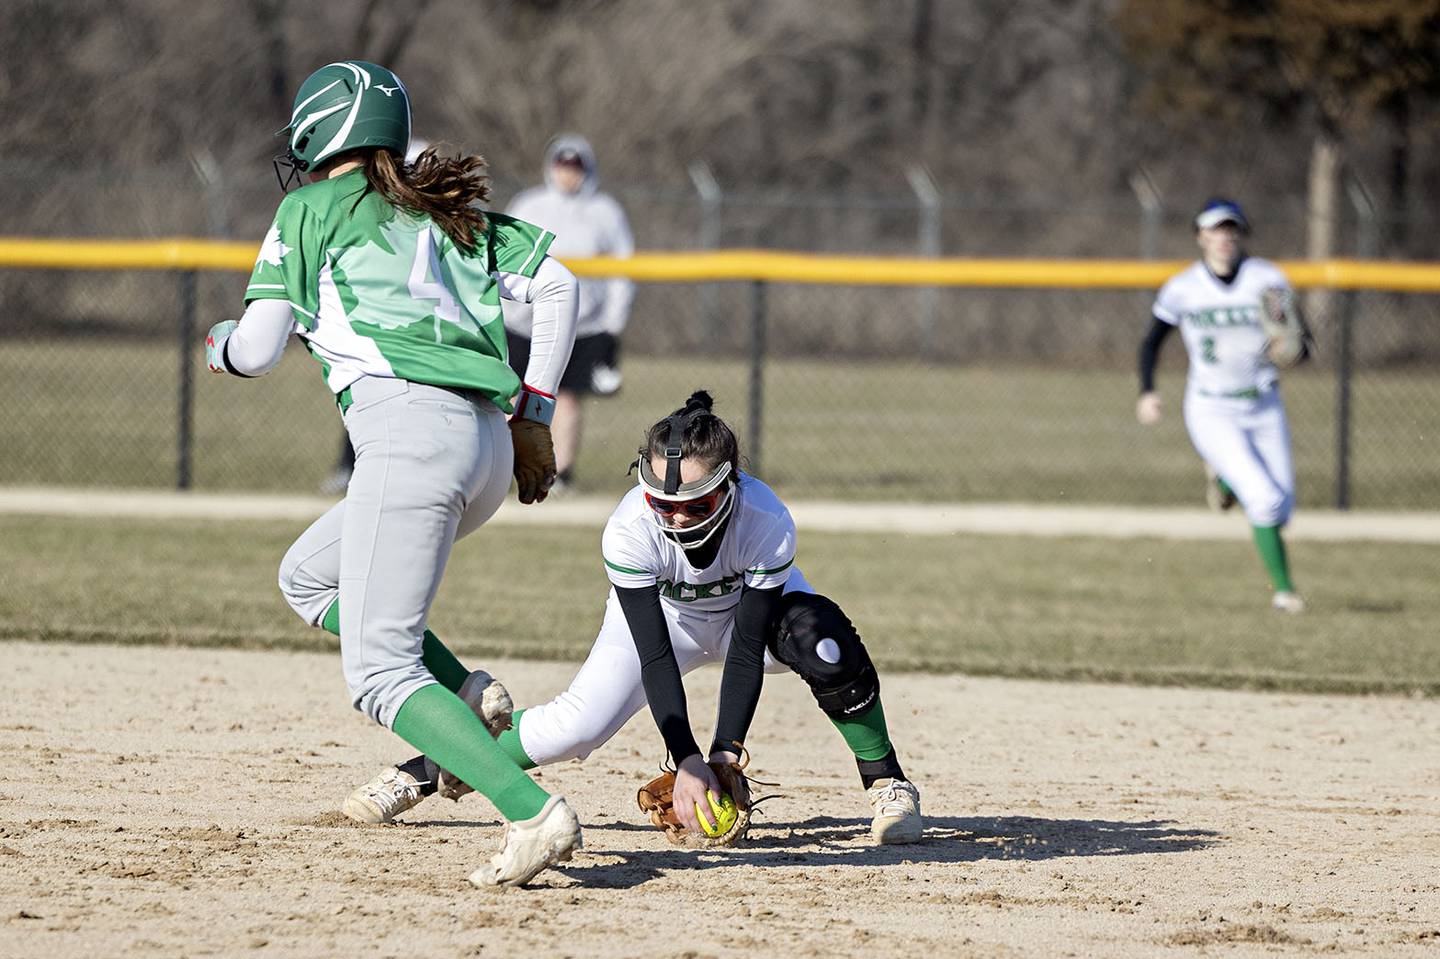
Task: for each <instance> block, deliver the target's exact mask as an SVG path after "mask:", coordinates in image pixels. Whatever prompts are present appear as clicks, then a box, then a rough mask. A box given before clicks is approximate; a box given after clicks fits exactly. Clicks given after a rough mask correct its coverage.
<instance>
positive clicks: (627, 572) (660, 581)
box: [601, 473, 795, 613]
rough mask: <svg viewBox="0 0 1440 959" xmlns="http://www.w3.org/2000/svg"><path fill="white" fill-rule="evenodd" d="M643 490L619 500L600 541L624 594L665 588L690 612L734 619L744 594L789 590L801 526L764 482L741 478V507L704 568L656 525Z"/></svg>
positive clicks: (664, 598) (667, 597)
mask: <svg viewBox="0 0 1440 959" xmlns="http://www.w3.org/2000/svg"><path fill="white" fill-rule="evenodd" d="M652 513H653V511H652V510H651V509H650V507H649V506H648V505H647V504H646V502H645V493H644V490H642V489H641V488H640V487H639V486H637V487H635V488H634V489H632V490H631V491H630V492H629V493H627V494H626V495H625V498H624V499H622V500H621V501H620V505H619V506H617V507H616V508H615V512H614V513H612V514H611V515H610V521H609V522H608V523H606V524H605V534H604V536H603V537H602V538H601V553H602V555H603V558H604V561H605V572H606V575H608V576H609V577H610V582H611V583H613V584H614V585H616V586H620V587H624V588H640V587H645V586H659V588H660V600H661V602H663V603H669V604H670V605H672V606H675V607H678V608H680V609H684V610H694V611H698V612H703V613H716V612H729V611H730V610H733V609H734V608H735V606H736V604H738V603H739V602H740V587H741V586H742V585H743V586H750V587H753V588H755V589H773V588H776V587H779V586H784V585H785V582H786V580H787V579H788V578H789V576H790V570H791V567H792V566H793V564H794V562H795V521H794V520H792V519H791V518H790V511H789V510H788V509H786V508H785V504H784V503H782V502H780V499H779V497H777V496H776V495H775V493H774V491H772V490H771V489H770V487H768V486H766V485H765V484H764V483H762V482H761V481H760V480H758V479H756V478H755V477H753V476H749V475H747V474H745V473H741V474H740V476H739V481H738V483H737V486H736V490H735V506H734V509H733V511H732V512H731V514H730V518H729V520H728V524H729V525H728V526H727V528H726V530H725V532H724V537H723V539H722V540H721V542H720V548H719V550H717V551H716V554H715V560H714V562H712V563H711V564H710V565H709V566H707V567H705V568H704V569H696V568H695V567H694V566H692V565H690V560H689V556H688V554H687V553H686V552H685V550H683V549H681V548H680V546H679V544H677V543H675V542H674V541H673V540H671V539H670V538H668V537H667V536H665V534H664V533H662V532H661V530H660V528H659V527H658V526H657V525H656V524H655V520H654V519H653V518H652Z"/></svg>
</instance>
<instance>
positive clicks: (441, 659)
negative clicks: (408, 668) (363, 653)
mask: <svg viewBox="0 0 1440 959" xmlns="http://www.w3.org/2000/svg"><path fill="white" fill-rule="evenodd" d="M320 628H321V629H324V630H325V631H326V632H328V633H334V634H335V635H336V636H339V635H340V600H338V599H337V600H335V602H333V603H331V604H330V608H329V609H327V610H325V618H324V619H322V620H321V621H320ZM421 658H422V659H423V660H424V662H425V668H426V669H428V670H430V673H431V675H433V676H434V677H435V678H436V679H438V680H439V681H440V685H441V686H444V687H445V688H446V689H448V690H450V692H452V693H458V692H459V691H460V686H461V684H462V683H464V682H465V680H466V678H467V677H469V675H470V670H468V669H466V668H465V666H464V665H463V664H462V663H461V662H460V660H458V659H456V658H455V654H454V653H452V652H450V650H449V648H448V647H447V646H446V645H445V644H444V643H442V642H440V637H439V636H436V635H435V634H434V633H432V632H430V630H428V629H427V630H425V643H424V646H423V647H422V652H421Z"/></svg>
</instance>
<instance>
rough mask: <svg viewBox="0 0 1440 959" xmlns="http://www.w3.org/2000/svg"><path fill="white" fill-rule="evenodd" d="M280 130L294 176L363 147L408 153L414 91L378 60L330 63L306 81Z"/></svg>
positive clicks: (296, 95)
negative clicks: (411, 99)
mask: <svg viewBox="0 0 1440 959" xmlns="http://www.w3.org/2000/svg"><path fill="white" fill-rule="evenodd" d="M279 132H280V135H283V136H284V137H285V138H286V141H287V145H288V148H289V149H288V151H287V153H288V158H289V161H290V162H289V163H288V165H289V166H290V167H291V168H292V173H291V176H294V171H300V172H304V171H307V170H311V169H313V168H315V167H316V166H319V165H320V164H321V163H324V162H325V161H326V160H328V159H330V158H331V157H333V156H336V155H338V154H341V153H344V152H346V151H347V150H355V149H359V148H361V147H376V148H381V149H387V150H392V151H394V152H395V153H398V154H399V155H400V156H404V155H405V151H406V149H407V148H408V147H409V145H410V95H409V93H408V92H407V91H406V90H405V85H404V84H403V83H401V82H400V78H399V77H397V76H395V74H393V73H391V72H390V71H389V70H387V69H385V68H384V67H382V66H379V65H377V64H374V63H367V62H365V61H364V60H341V61H339V62H336V63H328V64H326V65H325V66H323V67H321V68H320V69H319V70H316V71H315V72H314V73H312V74H310V76H309V77H307V78H306V80H305V82H304V83H302V84H301V85H300V90H299V92H298V93H296V94H295V105H294V107H293V108H292V109H291V111H290V122H289V124H287V125H286V127H285V128H284V129H283V130H281V131H279ZM277 172H278V166H277ZM282 185H283V182H282Z"/></svg>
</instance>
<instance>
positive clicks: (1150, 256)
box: [1130, 167, 1165, 316]
mask: <svg viewBox="0 0 1440 959" xmlns="http://www.w3.org/2000/svg"><path fill="white" fill-rule="evenodd" d="M1130 192H1132V193H1134V194H1135V200H1136V202H1137V203H1139V204H1140V259H1142V260H1154V259H1158V258H1159V256H1160V227H1161V222H1160V218H1161V216H1162V215H1163V213H1164V210H1165V207H1164V204H1163V203H1162V202H1161V199H1160V188H1159V187H1157V186H1156V185H1155V181H1154V180H1152V179H1150V173H1149V172H1148V171H1147V170H1146V169H1145V168H1144V167H1141V168H1140V169H1138V170H1136V171H1135V172H1134V173H1132V174H1130ZM1154 296H1155V295H1154V293H1152V292H1151V291H1149V290H1141V291H1140V292H1139V293H1138V294H1136V301H1137V303H1138V306H1137V308H1136V312H1137V313H1140V314H1141V315H1142V316H1148V315H1149V312H1150V307H1151V306H1152V304H1153V302H1154Z"/></svg>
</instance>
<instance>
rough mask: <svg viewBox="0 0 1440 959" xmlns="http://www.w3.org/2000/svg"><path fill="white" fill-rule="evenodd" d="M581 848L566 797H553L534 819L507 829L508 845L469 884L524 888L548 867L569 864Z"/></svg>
mask: <svg viewBox="0 0 1440 959" xmlns="http://www.w3.org/2000/svg"><path fill="white" fill-rule="evenodd" d="M581 845H582V843H581V841H580V820H578V819H576V818H575V813H574V812H572V811H571V810H570V807H569V806H567V805H566V804H565V800H564V798H563V797H561V796H551V797H550V799H549V801H548V802H546V803H545V807H544V808H543V809H541V810H540V812H538V813H536V814H535V816H534V817H533V818H531V819H523V820H521V821H519V822H512V823H510V824H509V825H507V826H506V827H505V844H504V845H503V846H501V847H500V851H499V852H497V853H496V854H495V855H493V856H491V857H490V861H489V862H488V863H486V864H485V865H483V866H481V867H480V868H479V869H477V870H475V871H474V872H472V873H471V874H470V884H471V885H472V886H478V887H480V888H482V889H483V888H485V887H487V886H523V885H524V884H525V883H527V882H529V881H530V880H531V879H534V878H535V876H537V875H538V874H539V873H540V872H542V871H543V870H545V869H546V868H547V867H549V866H553V865H555V864H556V863H557V862H566V861H568V860H569V859H570V857H571V856H573V855H574V854H575V850H577V849H579V848H580V847H581Z"/></svg>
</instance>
